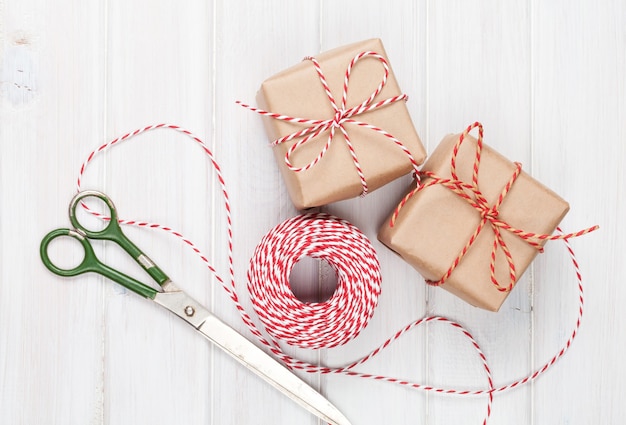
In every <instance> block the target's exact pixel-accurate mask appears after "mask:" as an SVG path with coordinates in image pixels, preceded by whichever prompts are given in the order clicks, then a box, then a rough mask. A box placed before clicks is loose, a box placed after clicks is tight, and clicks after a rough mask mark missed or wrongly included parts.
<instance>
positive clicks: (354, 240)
mask: <svg viewBox="0 0 626 425" xmlns="http://www.w3.org/2000/svg"><path fill="white" fill-rule="evenodd" d="M304 257H311V258H318V259H321V260H326V261H327V262H328V264H330V265H331V266H332V268H333V269H334V270H335V272H336V275H337V290H336V291H335V293H334V294H333V296H332V297H331V298H330V299H328V300H327V301H325V302H322V303H303V302H301V301H300V300H298V299H297V298H296V297H295V295H294V294H293V292H292V291H291V287H290V285H289V274H290V272H291V270H292V269H293V267H294V266H295V264H296V263H297V262H298V261H299V260H301V259H302V258H304ZM381 280H382V277H381V275H380V266H379V264H378V257H377V256H376V251H374V247H373V246H372V244H371V243H370V241H369V239H367V237H365V235H364V234H363V233H361V231H360V230H359V229H357V228H356V227H355V226H354V225H352V224H350V223H349V222H347V221H345V220H341V219H339V218H337V217H333V216H331V215H328V214H323V213H317V214H305V215H299V216H296V217H294V218H292V219H290V220H286V221H284V222H283V223H281V224H279V225H278V226H276V227H275V228H274V229H272V230H271V231H270V232H269V233H267V234H266V235H265V236H264V237H263V239H261V242H260V243H259V245H258V246H257V248H256V249H255V251H254V254H253V256H252V259H251V260H250V268H249V270H248V291H249V292H250V296H251V298H252V300H254V303H253V306H254V310H255V311H256V313H257V315H258V316H259V319H260V320H261V322H263V325H264V326H265V329H266V330H267V331H268V333H269V334H270V335H272V336H273V337H274V338H277V339H279V340H281V341H284V342H286V343H288V344H291V345H296V346H298V347H303V348H331V347H335V346H337V345H341V344H345V343H346V342H348V341H350V340H351V339H353V338H354V337H356V336H357V335H358V334H359V332H360V331H361V330H362V329H363V328H364V327H365V326H366V325H367V322H368V321H369V319H370V318H371V317H372V314H374V308H375V307H376V304H377V302H378V295H379V294H380V283H381ZM268 282H271V284H268Z"/></svg>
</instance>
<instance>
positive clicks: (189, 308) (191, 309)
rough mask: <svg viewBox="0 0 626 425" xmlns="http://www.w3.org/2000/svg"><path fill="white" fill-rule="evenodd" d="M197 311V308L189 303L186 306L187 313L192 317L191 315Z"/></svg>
mask: <svg viewBox="0 0 626 425" xmlns="http://www.w3.org/2000/svg"><path fill="white" fill-rule="evenodd" d="M195 313H196V310H195V309H194V308H193V307H192V306H190V305H188V306H187V307H185V314H186V315H187V316H189V317H191V316H193V315H194V314H195Z"/></svg>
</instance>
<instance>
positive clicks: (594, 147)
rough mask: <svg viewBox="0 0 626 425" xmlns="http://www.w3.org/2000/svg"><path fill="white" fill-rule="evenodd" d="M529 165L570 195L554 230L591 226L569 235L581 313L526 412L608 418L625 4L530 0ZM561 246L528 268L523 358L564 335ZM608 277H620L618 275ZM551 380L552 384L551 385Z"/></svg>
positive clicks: (568, 313) (619, 271)
mask: <svg viewBox="0 0 626 425" xmlns="http://www.w3.org/2000/svg"><path fill="white" fill-rule="evenodd" d="M532 8H533V22H534V28H535V32H534V34H533V51H534V52H535V53H534V60H533V61H534V63H535V73H534V83H533V86H534V90H533V93H534V98H535V102H534V109H533V121H534V137H533V138H534V140H535V141H536V143H535V145H534V153H533V158H534V163H535V164H536V166H535V172H536V174H537V175H538V176H539V177H540V178H541V179H542V180H544V181H546V183H548V184H550V185H551V186H553V187H554V188H555V190H557V191H558V192H559V193H560V194H561V195H562V196H563V197H564V198H565V199H567V200H568V201H569V203H570V206H571V210H570V212H569V214H568V216H567V217H566V218H565V220H564V222H563V229H564V230H565V231H575V230H578V229H581V228H583V227H586V226H589V225H593V224H600V226H601V228H600V230H599V231H598V232H596V233H594V234H591V235H588V236H585V237H582V238H580V239H575V240H572V245H573V247H574V249H575V250H576V254H577V256H578V261H579V262H580V267H581V271H582V273H583V278H584V283H585V289H586V293H585V314H584V316H583V321H582V327H581V330H580V333H579V336H578V337H577V338H576V340H575V342H574V344H573V346H572V348H571V350H570V351H569V352H568V353H567V356H566V357H565V358H564V359H563V361H562V363H561V364H559V365H558V366H556V367H555V368H554V370H552V371H551V372H550V373H549V374H548V375H547V376H545V377H544V378H542V379H541V380H539V381H538V382H537V385H536V386H535V393H534V395H533V398H534V404H535V420H536V421H541V422H545V423H556V422H559V423H572V424H585V423H615V422H619V421H620V420H621V419H620V418H622V417H624V414H625V413H626V411H625V409H626V408H625V407H624V404H623V402H622V401H621V400H622V397H621V396H620V395H621V393H622V391H621V390H620V388H621V384H620V383H619V382H620V381H621V380H623V378H624V377H625V376H626V368H625V366H624V363H623V362H622V360H621V359H622V358H623V355H624V353H625V352H626V348H625V347H624V344H623V342H621V341H623V337H622V336H623V335H624V332H625V330H626V329H625V327H626V323H625V322H624V320H623V319H622V318H621V315H620V313H619V310H620V307H621V305H623V303H624V301H625V300H626V291H625V289H624V287H623V285H620V284H616V283H617V281H616V277H618V276H623V275H624V271H625V269H624V267H625V266H624V261H623V260H622V258H623V252H624V248H625V242H624V241H625V240H626V238H625V236H626V234H625V233H624V228H623V226H621V225H620V221H621V220H622V217H623V215H624V214H623V211H624V197H623V196H622V193H623V182H624V171H623V169H624V161H626V151H625V150H624V144H623V143H622V141H623V140H624V138H625V137H626V133H625V131H626V128H625V127H624V122H626V112H625V111H626V104H625V102H626V99H625V97H624V87H626V84H625V83H626V77H625V76H626V56H625V49H624V46H625V41H626V30H625V28H626V9H625V8H624V4H623V2H620V1H609V2H604V3H603V5H602V6H601V7H597V6H595V5H592V4H588V3H587V2H584V1H574V2H556V3H551V4H546V3H542V2H532ZM560 245H561V244H559V243H556V242H553V243H551V245H550V247H549V250H548V252H547V254H546V255H545V256H542V258H541V259H540V266H539V267H538V268H537V269H538V271H539V272H540V273H537V283H536V288H537V290H536V296H535V300H534V304H535V312H536V313H535V321H536V323H537V326H536V332H535V341H534V352H533V357H534V362H535V364H536V365H540V364H542V363H544V362H545V361H547V360H548V359H549V358H550V357H551V356H552V355H553V353H554V352H555V351H556V350H557V349H558V348H559V347H560V346H561V345H562V344H563V342H564V341H565V340H566V339H567V337H568V336H569V334H570V333H571V329H572V327H573V326H574V322H575V319H576V314H577V310H578V297H577V291H576V280H575V277H574V273H573V271H572V266H571V263H569V261H568V259H567V254H566V252H565V250H564V248H563V247H562V246H560ZM618 280H619V278H618ZM557 388H560V389H561V390H557Z"/></svg>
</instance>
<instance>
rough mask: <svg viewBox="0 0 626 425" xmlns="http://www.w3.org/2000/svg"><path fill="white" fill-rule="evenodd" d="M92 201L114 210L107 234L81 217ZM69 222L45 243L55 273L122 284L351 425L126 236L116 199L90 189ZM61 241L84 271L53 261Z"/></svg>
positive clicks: (44, 255) (317, 409) (333, 419)
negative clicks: (137, 271)
mask: <svg viewBox="0 0 626 425" xmlns="http://www.w3.org/2000/svg"><path fill="white" fill-rule="evenodd" d="M89 197H95V198H98V199H100V200H102V201H103V202H104V203H105V204H106V206H107V207H108V208H109V213H110V214H109V217H110V219H109V220H108V223H107V224H106V227H105V228H104V229H102V230H90V229H87V228H86V227H85V226H83V225H82V224H81V223H80V222H79V220H78V218H77V216H76V207H77V206H78V205H79V204H80V203H81V201H82V200H84V199H85V198H89ZM69 218H70V222H71V223H72V226H73V227H74V229H56V230H53V231H51V232H50V233H48V234H47V235H46V236H45V237H44V238H43V240H42V241H41V247H40V254H41V259H42V261H43V263H44V265H45V266H46V267H47V268H48V269H49V270H50V271H52V272H53V273H55V274H57V275H59V276H65V277H69V276H78V275H81V274H83V273H88V272H92V273H98V274H100V275H102V276H105V277H107V278H109V279H111V280H113V281H114V282H117V283H118V284H120V285H122V286H123V287H125V288H127V289H128V290H130V291H132V292H135V293H136V294H138V295H141V296H143V297H144V298H146V299H149V300H152V301H154V302H155V303H157V304H158V305H160V306H162V307H164V308H165V309H167V310H169V311H170V312H172V313H174V314H175V315H176V316H178V317H179V318H181V319H182V320H184V321H185V322H187V323H189V324H190V325H191V326H193V327H194V328H195V329H196V331H198V332H199V333H200V334H202V335H203V336H204V337H206V338H207V339H208V340H209V341H211V342H212V343H213V344H215V345H217V346H218V347H219V348H221V349H222V350H224V351H225V352H226V353H227V354H229V355H230V356H232V357H233V358H235V359H236V360H237V361H238V362H240V363H241V364H243V365H244V366H246V367H247V368H248V369H250V370H251V371H253V372H254V373H256V374H257V375H258V376H260V377H261V378H263V379H264V380H265V381H267V382H268V383H270V384H271V385H272V386H273V387H275V388H276V389H278V390H279V391H281V392H282V393H283V394H285V395H287V396H288V397H289V398H291V399H292V400H293V401H295V402H296V403H298V404H299V405H300V406H302V407H303V408H305V409H306V410H308V411H309V412H311V413H313V414H314V415H316V416H317V417H319V418H321V419H323V420H324V421H326V422H328V423H329V424H332V425H350V422H349V421H348V419H346V418H345V416H343V414H342V413H341V412H340V411H339V410H338V409H337V408H336V407H335V406H333V405H332V404H331V403H330V401H328V400H327V399H326V398H324V396H322V395H321V394H320V393H318V392H317V391H316V390H314V389H313V388H312V387H310V386H309V385H308V384H306V383H305V382H304V381H302V380H301V379H300V378H298V377H297V376H296V375H294V374H293V373H291V372H290V371H289V370H288V369H287V368H285V367H284V366H282V365H281V364H280V363H278V362H277V361H276V360H274V359H273V358H272V357H270V356H269V355H268V354H266V353H265V352H264V351H262V350H261V349H260V348H258V347H257V346H256V345H254V344H253V343H252V342H250V341H248V340H247V339H246V338H244V337H243V336H242V335H240V334H239V333H237V332H236V331H235V330H234V329H232V328H231V327H229V326H228V325H226V324H225V323H224V322H222V321H221V320H220V319H218V318H217V317H216V316H214V315H213V314H211V313H210V312H209V311H208V310H207V309H206V308H205V307H203V306H202V305H201V304H200V303H199V302H197V301H196V300H194V299H193V298H191V297H190V296H189V295H187V294H186V293H185V292H183V291H182V290H180V289H179V288H178V287H177V286H176V285H175V284H174V283H173V282H172V281H171V280H170V278H169V277H168V276H167V275H166V274H165V273H164V272H163V270H161V269H160V268H159V267H158V266H157V265H156V264H155V263H154V262H153V261H152V260H150V258H148V256H146V255H145V254H144V253H143V252H141V250H140V249H139V248H137V246H135V244H134V243H132V242H131V241H130V240H129V239H128V238H127V237H126V236H125V235H124V233H123V232H122V229H121V227H120V225H119V223H118V216H117V210H116V209H115V206H114V205H113V202H112V201H111V199H109V197H108V196H106V195H105V194H104V193H101V192H97V191H93V190H87V191H83V192H79V193H78V194H76V196H74V198H73V199H72V201H71V202H70V206H69ZM59 237H71V238H74V239H76V240H78V242H80V244H81V245H82V247H83V249H84V250H85V256H84V259H83V260H82V262H81V263H80V264H79V265H78V266H76V267H74V268H71V269H63V268H60V267H57V266H56V265H55V264H54V263H53V262H52V261H51V260H50V257H49V256H48V246H49V244H50V242H52V241H53V240H54V239H56V238H59ZM90 239H92V240H108V241H112V242H115V243H116V244H118V245H119V246H120V247H122V248H123V249H124V250H125V251H126V252H127V253H128V254H129V255H130V256H131V257H132V258H133V259H134V260H135V261H136V262H137V263H138V264H139V265H140V266H141V267H142V268H143V269H144V270H145V271H146V272H147V273H148V274H149V275H150V277H151V278H152V279H154V280H155V281H156V282H157V283H158V287H157V288H158V289H155V288H154V287H152V286H149V285H146V284H144V283H141V282H140V281H138V280H136V279H134V278H132V277H130V276H127V275H125V274H124V273H122V272H119V271H117V270H115V269H114V268H112V267H110V266H107V265H106V264H104V263H102V262H101V261H100V260H98V258H97V257H96V255H95V253H94V250H93V248H92V246H91V243H90V242H89V240H90ZM155 286H156V285H155Z"/></svg>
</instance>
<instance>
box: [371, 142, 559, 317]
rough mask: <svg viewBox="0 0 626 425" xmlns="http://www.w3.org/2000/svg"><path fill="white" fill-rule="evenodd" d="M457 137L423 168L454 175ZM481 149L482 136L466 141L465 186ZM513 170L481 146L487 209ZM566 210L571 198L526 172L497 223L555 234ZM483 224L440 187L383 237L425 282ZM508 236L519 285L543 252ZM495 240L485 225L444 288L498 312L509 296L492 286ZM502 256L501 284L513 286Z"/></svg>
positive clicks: (460, 159)
mask: <svg viewBox="0 0 626 425" xmlns="http://www.w3.org/2000/svg"><path fill="white" fill-rule="evenodd" d="M459 136H460V135H458V134H457V135H449V136H446V137H445V138H444V139H443V140H442V142H441V143H440V144H439V146H438V147H437V148H436V149H435V151H434V152H433V154H432V156H431V157H430V158H429V159H428V161H427V162H426V164H425V165H424V167H423V168H422V171H424V170H429V171H432V172H434V173H435V174H436V175H438V176H440V177H442V178H447V177H451V174H450V159H451V157H452V149H453V147H454V145H455V143H456V142H457V141H458V139H459ZM475 152H476V139H475V138H473V137H472V136H466V141H464V142H463V144H461V147H460V150H459V153H458V156H457V168H456V169H457V174H458V177H459V179H460V180H462V181H464V182H467V183H471V181H472V167H473V164H474V158H475ZM514 170H515V165H514V164H513V163H512V162H510V161H509V160H507V159H506V158H505V157H503V156H502V155H500V154H499V153H497V152H496V151H494V150H493V149H491V148H489V147H488V146H486V145H484V144H483V150H482V157H481V162H480V167H479V172H478V186H479V189H480V190H481V192H482V193H483V195H485V198H486V199H487V200H488V202H489V205H493V204H494V203H495V201H496V199H497V198H498V196H499V195H500V193H501V191H502V189H503V187H504V186H505V185H506V183H507V182H508V180H509V179H510V178H511V176H512V174H513V172H514ZM426 181H428V179H426V180H424V182H426ZM414 187H415V186H413V187H412V188H414ZM412 188H411V189H412ZM568 210H569V205H568V203H567V202H566V201H564V200H563V199H562V198H560V197H559V196H558V195H557V194H555V193H554V192H552V191H551V190H550V189H548V188H546V187H545V186H543V185H542V184H541V183H539V182H538V181H536V180H534V179H533V178H532V177H530V176H529V175H528V174H526V173H525V172H523V171H522V173H521V175H520V176H519V177H518V178H517V180H516V182H515V183H514V184H513V187H512V188H511V190H510V191H509V193H508V194H507V196H506V197H505V199H504V201H503V203H502V205H501V206H500V210H499V211H500V214H499V218H500V219H501V220H503V221H505V222H507V223H508V224H509V225H511V226H513V227H516V228H518V229H521V230H524V231H526V232H535V233H542V234H552V233H553V232H554V230H555V228H556V226H557V225H558V224H559V222H560V221H561V220H562V219H563V217H564V216H565V214H566V213H567V211H568ZM479 222H480V214H479V212H478V211H476V210H475V209H474V208H473V207H472V206H470V205H469V204H468V203H467V202H466V201H464V200H463V199H461V198H459V197H458V195H456V194H454V193H453V192H452V191H450V190H449V189H447V188H445V187H443V186H441V185H434V186H432V187H428V188H426V189H424V190H421V191H419V192H418V193H416V194H415V195H414V196H413V197H411V198H410V199H409V201H408V202H407V203H406V205H404V206H403V208H402V209H401V210H400V214H399V215H398V217H397V220H396V222H395V225H394V227H393V228H392V227H390V226H389V219H388V220H387V221H386V222H385V223H384V224H383V226H382V228H381V229H380V232H379V234H378V238H379V240H380V241H381V242H382V243H383V244H385V245H386V246H388V247H389V248H391V249H392V250H394V251H395V252H397V253H398V254H399V255H400V256H401V257H402V258H404V259H405V260H406V261H407V262H408V263H409V264H411V265H412V266H413V267H414V268H415V269H416V270H417V271H418V272H419V273H420V274H421V275H422V276H424V278H426V279H427V280H432V281H438V280H439V279H441V277H442V276H443V275H444V274H445V273H446V271H447V270H448V269H449V267H450V266H451V265H452V263H453V261H454V260H455V259H456V257H457V256H458V254H459V252H460V251H461V250H462V249H463V247H464V246H465V244H466V243H467V241H468V240H469V238H470V237H471V235H472V234H473V233H474V231H475V229H476V227H477V226H478V224H479ZM502 236H503V239H504V241H505V243H506V244H507V246H508V248H509V249H510V251H511V254H512V257H513V262H514V264H515V270H516V276H517V279H518V280H519V278H520V277H521V276H522V274H523V273H524V271H525V270H526V268H527V267H528V265H529V264H530V263H531V262H532V260H533V259H534V258H535V256H536V255H537V253H538V251H537V250H536V249H535V248H533V247H532V246H530V245H529V244H528V243H526V242H525V241H524V240H523V239H521V238H519V237H517V236H515V235H513V234H511V233H510V232H508V231H502ZM493 240H494V232H493V230H492V228H491V226H490V225H489V224H486V225H485V227H484V228H483V230H482V231H481V232H480V234H479V235H478V239H477V240H476V242H475V243H474V245H473V246H472V247H471V248H470V250H469V252H468V253H467V254H466V255H465V257H464V258H463V259H462V260H461V262H460V264H459V266H458V267H457V268H456V269H455V270H454V271H453V273H452V274H451V275H450V277H449V278H448V280H447V281H446V282H445V283H444V284H443V285H442V287H443V288H444V289H446V290H448V291H450V292H451V293H453V294H455V295H457V296H458V297H460V298H462V299H463V300H465V301H466V302H468V303H470V304H472V305H474V306H476V307H480V308H483V309H486V310H491V311H498V310H499V309H500V307H501V305H502V303H503V302H504V300H505V299H506V297H507V296H508V294H509V293H508V292H501V291H499V290H498V289H497V288H496V286H495V285H494V284H493V283H492V282H491V278H490V269H489V263H490V256H491V250H492V244H493ZM544 243H545V241H544ZM542 245H543V244H542ZM496 258H497V263H496V277H497V280H498V282H499V284H500V285H501V286H503V287H506V286H508V282H509V276H508V266H507V262H506V259H505V257H504V254H503V253H502V252H500V251H499V252H498V254H497V257H496Z"/></svg>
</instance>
